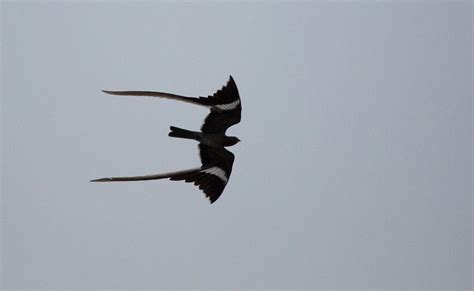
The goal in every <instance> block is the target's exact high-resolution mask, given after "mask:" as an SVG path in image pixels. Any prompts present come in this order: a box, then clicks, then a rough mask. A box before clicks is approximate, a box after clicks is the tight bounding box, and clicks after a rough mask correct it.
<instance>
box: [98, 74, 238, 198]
mask: <svg viewBox="0 0 474 291" xmlns="http://www.w3.org/2000/svg"><path fill="white" fill-rule="evenodd" d="M103 92H105V93H108V94H112V95H124V96H149V97H161V98H166V99H173V100H178V101H182V102H187V103H192V104H196V105H201V106H205V107H208V108H210V113H209V114H208V115H207V117H206V119H205V120H204V124H203V125H202V127H201V132H198V131H191V130H187V129H182V128H178V127H175V126H171V127H170V129H171V131H170V133H169V136H171V137H177V138H184V139H193V140H196V141H198V142H199V152H200V157H201V163H202V166H201V167H200V168H195V169H190V170H184V171H179V172H171V173H163V174H156V175H146V176H132V177H111V178H101V179H96V180H92V181H91V182H118V181H145V180H158V179H166V178H168V179H170V180H184V181H186V182H194V184H195V185H196V186H199V188H200V189H201V190H203V191H204V193H205V194H206V196H207V197H208V198H209V200H210V201H211V203H213V202H215V201H216V200H217V199H218V198H219V197H220V195H221V194H222V192H223V191H224V188H225V186H226V185H227V182H228V181H229V177H230V174H231V172H232V166H233V163H234V155H233V154H232V153H231V152H229V151H228V150H226V149H225V147H229V146H233V145H235V144H236V143H238V142H239V141H240V140H239V139H238V138H236V137H234V136H227V135H226V134H225V132H226V130H227V128H229V127H230V126H232V125H234V124H237V123H239V122H240V118H241V111H242V105H241V101H240V96H239V93H238V90H237V85H236V84H235V82H234V79H233V78H232V76H231V77H230V79H229V81H228V82H227V85H226V86H224V87H223V88H222V89H220V90H218V91H217V92H216V93H214V94H213V95H212V96H208V97H186V96H181V95H175V94H171V93H163V92H153V91H105V90H104V91H103Z"/></svg>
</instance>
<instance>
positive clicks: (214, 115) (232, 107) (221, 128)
mask: <svg viewBox="0 0 474 291" xmlns="http://www.w3.org/2000/svg"><path fill="white" fill-rule="evenodd" d="M200 98H203V97H200ZM207 99H208V102H212V103H213V107H212V108H211V112H210V113H209V115H207V117H206V119H205V120H204V124H203V125H202V127H201V131H202V132H205V133H219V134H224V133H225V131H226V130H227V128H229V127H231V126H232V125H234V124H237V123H239V122H240V118H241V113H242V103H241V101H240V96H239V91H238V89H237V85H236V84H235V82H234V79H233V78H232V76H230V79H229V81H228V82H227V85H225V86H224V87H223V88H222V89H221V90H219V91H217V92H216V93H215V94H214V95H213V96H209V97H208V98H207Z"/></svg>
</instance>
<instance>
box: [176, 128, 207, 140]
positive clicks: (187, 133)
mask: <svg viewBox="0 0 474 291" xmlns="http://www.w3.org/2000/svg"><path fill="white" fill-rule="evenodd" d="M170 130H171V131H170V133H169V134H168V136H171V137H178V138H188V139H195V140H197V141H199V140H200V139H201V133H200V132H196V131H191V130H187V129H182V128H179V127H175V126H170Z"/></svg>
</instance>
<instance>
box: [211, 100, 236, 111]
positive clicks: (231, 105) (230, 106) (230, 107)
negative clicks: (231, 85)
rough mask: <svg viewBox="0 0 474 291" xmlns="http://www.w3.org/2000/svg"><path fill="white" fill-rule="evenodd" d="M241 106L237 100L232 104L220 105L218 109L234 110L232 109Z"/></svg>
mask: <svg viewBox="0 0 474 291" xmlns="http://www.w3.org/2000/svg"><path fill="white" fill-rule="evenodd" d="M239 104H240V100H239V99H237V100H235V101H234V102H232V103H229V104H220V105H216V107H217V108H218V109H220V110H232V109H235V108H236V107H237V106H239Z"/></svg>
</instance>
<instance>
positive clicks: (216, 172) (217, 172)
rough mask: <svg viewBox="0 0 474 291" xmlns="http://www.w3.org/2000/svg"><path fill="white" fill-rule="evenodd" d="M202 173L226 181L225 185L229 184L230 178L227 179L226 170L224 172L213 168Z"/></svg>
mask: <svg viewBox="0 0 474 291" xmlns="http://www.w3.org/2000/svg"><path fill="white" fill-rule="evenodd" d="M201 172H203V173H207V174H211V175H214V176H217V177H219V179H221V180H222V181H224V183H227V181H228V178H227V177H226V175H225V172H224V170H222V169H221V168H219V167H212V168H209V169H205V170H202V171H201Z"/></svg>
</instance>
